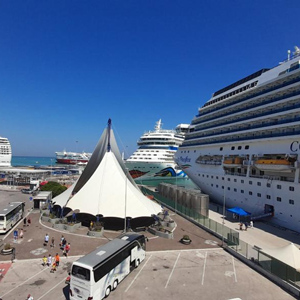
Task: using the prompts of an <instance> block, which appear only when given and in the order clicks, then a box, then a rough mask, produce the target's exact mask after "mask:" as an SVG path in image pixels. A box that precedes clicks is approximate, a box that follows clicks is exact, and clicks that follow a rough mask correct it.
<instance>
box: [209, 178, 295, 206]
mask: <svg viewBox="0 0 300 300" xmlns="http://www.w3.org/2000/svg"><path fill="white" fill-rule="evenodd" d="M211 186H212V187H213V186H214V185H213V183H212V184H211ZM218 187H219V185H218V184H216V188H218ZM222 190H224V186H223V185H222ZM227 190H228V191H230V187H228V188H227ZM233 191H234V192H237V189H236V188H234V189H233ZM244 193H245V191H244V190H241V194H244ZM249 195H250V196H251V195H253V192H251V191H249ZM256 196H257V197H258V198H261V193H257V194H256ZM266 197H267V199H271V195H267V196H266ZM281 200H282V199H281V197H276V201H278V202H281ZM289 204H292V205H294V204H295V201H294V200H293V199H289Z"/></svg>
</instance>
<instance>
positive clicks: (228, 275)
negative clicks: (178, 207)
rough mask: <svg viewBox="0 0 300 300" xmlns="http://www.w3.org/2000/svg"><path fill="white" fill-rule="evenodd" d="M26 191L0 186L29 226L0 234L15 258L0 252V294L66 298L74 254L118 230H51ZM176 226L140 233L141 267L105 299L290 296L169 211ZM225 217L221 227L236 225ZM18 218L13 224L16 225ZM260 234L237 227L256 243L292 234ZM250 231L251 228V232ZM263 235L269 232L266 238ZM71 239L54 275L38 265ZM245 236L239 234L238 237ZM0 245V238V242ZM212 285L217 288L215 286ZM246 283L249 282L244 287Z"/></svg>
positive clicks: (2, 195)
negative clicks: (17, 234)
mask: <svg viewBox="0 0 300 300" xmlns="http://www.w3.org/2000/svg"><path fill="white" fill-rule="evenodd" d="M29 196H30V195H25V194H22V193H21V192H20V191H19V190H17V189H16V190H12V189H10V188H9V187H8V188H7V187H1V190H0V201H2V199H4V200H5V199H6V200H7V199H9V200H10V201H25V203H26V206H25V208H26V214H27V215H28V216H30V217H31V220H32V222H31V225H30V226H27V227H25V228H24V238H23V239H22V240H18V241H17V242H16V243H14V242H13V232H12V231H10V232H9V233H8V234H7V235H4V236H0V239H2V241H4V242H5V243H7V242H9V243H13V244H14V245H15V248H16V259H15V260H14V262H13V263H11V257H10V256H3V255H1V256H0V269H1V270H2V273H1V275H0V298H1V297H2V298H3V299H6V300H9V299H24V298H25V297H26V296H27V294H32V295H33V296H34V299H53V298H55V299H69V297H68V286H67V285H66V284H65V279H66V277H67V274H68V272H69V271H70V267H71V264H72V262H73V261H74V260H76V259H78V258H79V257H80V256H82V255H84V254H86V253H89V252H90V251H92V250H93V249H95V248H96V247H98V246H100V245H102V244H104V243H106V242H107V241H108V240H110V239H113V238H114V237H116V236H117V235H119V234H120V232H114V231H105V232H104V234H103V237H100V238H96V237H89V236H87V228H85V227H82V228H80V229H78V230H77V231H76V232H75V233H69V232H66V231H58V230H54V229H53V228H52V227H50V226H49V224H47V222H41V220H40V211H39V210H34V209H32V207H33V204H32V202H31V201H30V197H29ZM209 213H210V217H211V218H214V219H215V220H216V221H217V222H220V223H222V221H223V219H222V216H221V215H220V214H218V213H216V212H213V211H211V210H210V212H209ZM170 215H171V217H172V219H173V220H174V221H175V222H176V224H177V227H176V229H175V231H174V239H164V238H160V237H156V236H153V235H151V234H149V233H148V232H143V233H144V234H145V235H146V236H147V237H148V239H149V242H148V243H147V256H146V260H145V262H144V263H143V264H141V266H140V267H139V268H138V269H136V270H134V271H133V272H132V273H130V274H129V275H128V277H127V278H126V279H125V280H124V281H123V282H122V283H121V284H120V286H119V287H118V289H117V290H116V291H114V292H113V293H111V295H110V296H109V299H120V300H121V299H122V300H123V299H140V295H141V294H143V298H144V299H145V300H148V299H149V300H150V299H153V298H156V297H172V298H173V299H174V300H177V299H178V300H179V299H182V298H183V297H189V298H191V299H194V298H196V297H198V296H197V295H200V294H201V295H202V297H203V298H204V299H216V300H217V299H227V300H229V299H234V298H240V299H275V300H276V299H278V300H279V299H280V300H281V299H294V296H293V295H291V294H289V293H288V292H287V291H285V290H283V289H281V288H280V287H278V286H277V285H276V284H274V283H273V282H271V281H269V280H268V279H266V278H265V277H264V276H262V275H260V274H258V273H256V272H255V271H254V270H252V269H251V268H249V267H247V266H246V265H245V264H243V263H242V262H241V261H239V260H238V259H236V258H234V257H233V256H232V255H230V254H229V253H228V252H226V251H224V249H223V248H222V247H221V246H222V241H221V240H220V239H219V238H217V237H216V236H214V235H212V234H210V233H208V232H207V231H205V230H203V229H202V228H200V227H199V226H196V225H195V224H193V223H192V222H190V221H188V220H186V219H185V218H183V217H182V216H180V215H179V214H177V213H174V212H170ZM230 223H231V222H229V221H227V220H226V219H225V224H226V226H233V228H234V227H236V226H237V225H236V224H234V223H232V224H231V225H230ZM22 226H23V223H22V222H20V223H19V224H18V225H17V227H18V228H19V227H22ZM277 230H278V232H277V233H276V234H277V236H275V235H272V234H271V233H270V232H269V233H265V232H264V230H263V228H259V224H258V223H257V224H255V226H254V228H253V229H251V230H250V229H249V230H248V231H246V232H243V233H242V235H243V238H244V239H245V240H247V234H248V233H249V234H248V236H249V237H248V238H249V239H250V237H251V238H255V243H256V245H257V244H258V245H263V244H260V242H259V241H260V240H261V241H264V243H265V245H270V244H272V243H273V245H282V244H284V243H285V242H286V243H289V242H290V240H289V238H290V239H291V240H293V234H291V236H287V238H286V239H282V238H280V234H279V233H280V229H277ZM252 232H253V233H252ZM46 233H48V234H49V236H50V239H51V237H52V236H53V237H54V238H55V247H54V248H50V247H49V246H47V247H44V246H43V240H44V236H45V234H46ZM185 234H187V235H189V236H190V238H191V240H192V243H191V244H190V245H183V244H182V243H180V242H179V240H180V238H182V236H183V235H185ZM266 234H267V235H269V236H268V238H266ZM62 235H64V237H65V238H66V239H67V241H68V242H70V243H71V251H70V257H68V258H66V257H62V258H61V267H59V268H58V271H57V272H56V273H55V274H51V273H50V269H47V267H46V268H45V267H43V266H41V261H42V260H41V259H42V257H43V255H46V256H47V255H49V253H50V254H52V255H55V254H56V252H58V253H59V254H60V255H61V256H62V252H61V251H60V250H59V246H58V243H59V240H60V238H61V236H62ZM244 236H245V237H244ZM0 244H1V243H0ZM216 285H217V286H218V288H216ZM249 285H250V286H251V287H250V286H249Z"/></svg>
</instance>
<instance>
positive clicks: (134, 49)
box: [0, 0, 300, 156]
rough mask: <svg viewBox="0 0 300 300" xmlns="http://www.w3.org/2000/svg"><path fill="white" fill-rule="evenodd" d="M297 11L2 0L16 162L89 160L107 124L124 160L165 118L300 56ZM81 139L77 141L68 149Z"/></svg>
mask: <svg viewBox="0 0 300 300" xmlns="http://www.w3.org/2000/svg"><path fill="white" fill-rule="evenodd" d="M299 11H300V1H298V0H290V1H284V0H282V1H276V0H264V1H262V0H252V1H246V0H238V1H237V0H236V1H230V0H228V1H225V0H224V1H222V0H219V1H212V0H206V1H200V0H195V1H189V0H184V1H183V0H181V1H177V0H142V1H141V0H135V1H132V0H120V1H119V0H110V1H100V0H88V1H84V0H80V1H78V0H65V1H64V0H59V1H57V0H51V1H46V0H38V1H37V0H35V1H33V0H13V1H11V0H2V1H1V2H0V108H1V110H0V111H1V114H0V135H1V136H4V137H7V138H8V139H9V140H10V142H11V145H12V151H13V155H16V156H17V155H29V156H54V152H55V151H62V150H64V149H65V150H67V151H89V152H92V151H93V149H94V147H95V146H96V144H97V142H98V140H99V138H100V135H101V133H102V131H103V129H104V128H105V126H106V123H107V120H108V118H111V119H112V124H113V129H114V131H115V135H116V137H117V140H118V144H119V147H120V150H121V151H125V152H126V154H127V155H126V156H128V155H130V154H131V153H132V152H133V151H134V150H135V149H136V141H137V140H138V138H139V137H140V135H141V134H142V133H143V132H144V131H147V130H150V129H153V127H154V124H155V122H156V121H157V120H158V119H160V118H161V119H162V122H163V124H164V125H163V127H164V128H165V129H171V128H175V127H176V125H177V124H179V123H190V122H191V120H192V118H193V117H194V115H196V114H197V110H198V107H201V106H202V105H203V104H204V103H205V102H206V101H208V100H209V98H210V97H211V95H212V93H213V92H214V91H216V90H218V89H220V88H222V87H225V86H226V85H228V84H231V83H233V82H234V81H237V80H239V79H241V78H242V77H245V76H247V75H249V74H251V73H253V72H255V71H257V70H259V69H261V68H271V67H274V66H276V65H277V64H278V62H280V61H282V60H284V59H285V58H286V57H287V50H288V49H290V50H292V51H293V50H294V49H293V47H294V46H295V45H298V46H300V36H299ZM76 141H78V142H76Z"/></svg>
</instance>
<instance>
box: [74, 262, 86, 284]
mask: <svg viewBox="0 0 300 300" xmlns="http://www.w3.org/2000/svg"><path fill="white" fill-rule="evenodd" d="M72 275H73V276H75V277H77V278H79V279H83V280H86V281H90V270H88V269H86V268H83V267H80V266H76V265H73V268H72Z"/></svg>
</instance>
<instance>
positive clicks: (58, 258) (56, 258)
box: [55, 253, 60, 267]
mask: <svg viewBox="0 0 300 300" xmlns="http://www.w3.org/2000/svg"><path fill="white" fill-rule="evenodd" d="M59 261H60V257H59V255H58V253H56V255H55V263H56V266H57V267H58V266H59Z"/></svg>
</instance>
